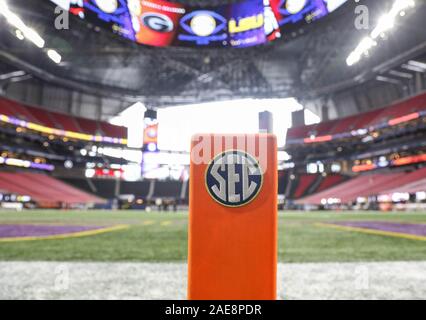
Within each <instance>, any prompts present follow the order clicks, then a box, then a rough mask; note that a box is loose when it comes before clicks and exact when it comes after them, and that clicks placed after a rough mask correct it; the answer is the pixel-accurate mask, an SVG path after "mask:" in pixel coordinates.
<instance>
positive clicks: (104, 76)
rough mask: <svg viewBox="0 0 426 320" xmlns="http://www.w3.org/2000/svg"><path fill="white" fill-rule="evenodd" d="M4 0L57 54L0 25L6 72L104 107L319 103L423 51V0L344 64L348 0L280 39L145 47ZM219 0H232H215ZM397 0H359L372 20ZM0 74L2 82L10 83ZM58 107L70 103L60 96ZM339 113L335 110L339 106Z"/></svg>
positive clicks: (355, 39) (40, 6)
mask: <svg viewBox="0 0 426 320" xmlns="http://www.w3.org/2000/svg"><path fill="white" fill-rule="evenodd" d="M9 2H10V6H11V7H12V8H13V10H15V12H16V13H17V14H19V16H21V17H22V18H23V19H24V20H25V22H26V23H27V24H28V25H31V26H32V27H34V29H36V30H38V31H39V32H40V34H42V35H43V37H44V39H45V40H46V43H47V44H48V46H49V47H52V48H55V49H58V50H59V51H60V52H61V54H62V56H63V61H62V62H61V63H60V64H59V65H55V64H54V63H52V61H50V60H49V59H47V58H46V56H45V54H43V55H42V54H41V52H40V50H37V49H38V48H36V47H34V46H33V45H32V44H29V43H28V42H25V41H18V40H17V39H16V36H15V34H14V30H13V29H11V28H2V30H1V31H0V70H1V72H2V74H9V73H10V72H15V71H18V72H19V73H18V74H17V75H18V76H13V77H11V78H8V80H9V81H13V82H14V83H15V86H18V87H19V86H25V85H26V84H30V85H32V86H34V85H35V86H39V87H40V86H42V87H46V89H49V90H50V89H52V87H53V88H66V89H67V90H70V91H74V92H83V93H84V94H86V95H90V96H93V97H102V98H104V99H110V100H111V101H115V102H114V103H112V102H111V103H109V102H105V101H104V102H103V106H102V107H101V111H100V112H101V113H102V115H103V116H104V117H105V116H111V115H113V114H117V113H118V112H120V111H121V110H123V109H124V108H126V107H128V106H129V104H130V103H132V102H136V101H141V102H144V103H145V104H146V105H148V106H151V107H164V106H170V105H180V104H191V103H197V102H203V101H212V100H215V101H217V100H229V99H237V98H247V97H251V98H279V97H283V98H285V97H297V98H299V99H301V100H302V101H304V100H305V101H320V103H325V102H322V101H324V99H329V98H330V97H333V96H334V95H335V94H336V92H341V91H345V90H352V88H353V87H354V86H358V85H362V84H364V83H367V84H368V85H369V86H371V85H373V86H381V85H382V82H380V81H377V78H376V77H377V76H378V75H382V76H386V75H387V72H389V70H392V69H393V68H395V67H396V66H398V65H400V64H402V63H403V62H404V61H406V60H407V59H409V58H412V57H417V56H418V55H419V54H422V53H424V52H425V48H426V34H425V32H424V22H423V19H424V16H425V15H426V5H425V4H424V3H421V2H418V1H417V2H418V3H417V8H416V10H413V11H411V12H410V13H408V14H407V16H406V17H405V19H406V20H404V21H403V23H401V24H400V25H398V28H395V30H393V32H392V33H390V34H389V37H388V39H387V41H386V42H385V43H382V44H381V45H382V47H380V48H377V49H376V50H374V52H372V53H371V54H370V57H369V58H368V59H365V60H363V61H361V62H360V63H359V64H358V65H356V66H352V67H348V66H347V65H346V62H345V61H346V58H347V56H348V54H349V53H350V52H351V51H352V50H353V49H354V48H355V47H356V45H357V43H359V41H360V40H361V39H362V38H363V37H365V35H366V34H368V30H367V31H366V30H357V29H356V28H355V27H354V23H353V21H354V19H355V17H356V16H355V15H354V6H355V5H357V4H355V3H352V2H351V1H350V2H349V3H348V4H346V5H345V6H343V7H342V8H340V9H339V10H337V11H336V12H335V13H333V14H331V15H330V16H328V17H326V18H325V19H323V20H322V21H318V22H316V23H314V24H312V25H310V26H308V27H306V28H304V29H300V30H299V31H298V32H295V33H292V34H290V35H288V36H287V37H284V38H283V39H281V40H278V41H275V42H273V43H270V44H268V45H264V46H260V47H253V48H246V49H223V48H222V49H200V48H151V47H145V46H141V45H137V44H134V43H131V42H129V41H127V40H124V39H121V38H119V37H117V36H115V35H113V34H110V33H108V32H104V31H102V30H98V29H97V28H95V27H94V26H93V25H90V24H87V23H86V21H82V20H80V19H77V18H75V17H72V19H71V29H70V30H61V31H58V30H56V29H55V28H54V24H53V21H54V18H55V15H54V13H53V10H52V6H51V4H50V3H49V2H47V1H25V0H14V1H9ZM185 2H189V3H194V2H195V1H190V0H188V1H185ZM196 2H197V3H198V4H199V3H200V1H198V0H197V1H196ZM223 2H230V1H220V0H217V1H216V2H215V3H217V4H220V3H223ZM393 2H394V1H393V0H385V1H371V0H369V1H368V0H367V1H363V3H364V4H366V5H367V6H368V8H369V12H370V24H371V25H375V24H376V23H377V20H378V19H379V17H380V15H381V14H382V13H383V12H385V11H386V10H389V8H390V7H391V6H392V4H393ZM206 3H207V1H204V2H203V4H206ZM209 3H210V1H209ZM0 20H1V19H0ZM3 23H4V22H2V24H3ZM30 77H31V79H30V80H28V78H30ZM385 78H386V77H385ZM22 80H25V81H24V82H21V81H22ZM5 82H6V81H3V86H4V87H6V86H7V85H11V86H13V83H12V84H10V82H8V83H7V85H6V84H5ZM16 83H19V84H16ZM385 85H388V83H385ZM6 91H7V90H6ZM27 91H28V90H27ZM30 91H31V90H30ZM6 93H7V92H6ZM382 95H383V94H382ZM318 99H319V100H318ZM32 100H35V99H32ZM373 100H374V99H373ZM89 101H91V102H89V103H87V104H92V105H93V104H94V103H93V101H96V98H93V99H91V100H90V99H89ZM42 104H43V103H42ZM108 104H109V105H108ZM83 105H84V103H83ZM58 108H63V109H64V111H66V110H67V109H66V106H62V107H59V106H58ZM348 108H349V107H348ZM355 111H356V110H352V111H349V113H354V112H355ZM337 113H338V115H341V112H340V111H339V110H337ZM342 114H344V112H342Z"/></svg>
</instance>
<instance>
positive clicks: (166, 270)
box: [0, 262, 426, 299]
mask: <svg viewBox="0 0 426 320" xmlns="http://www.w3.org/2000/svg"><path fill="white" fill-rule="evenodd" d="M278 270H279V280H278V287H279V298H280V299H426V271H425V270H426V262H375V263H306V264H280V265H279V269H278ZM186 279H187V270H186V264H184V263H109V262H105V263H82V262H71V263H69V262H67V263H61V262H0V299H185V297H186Z"/></svg>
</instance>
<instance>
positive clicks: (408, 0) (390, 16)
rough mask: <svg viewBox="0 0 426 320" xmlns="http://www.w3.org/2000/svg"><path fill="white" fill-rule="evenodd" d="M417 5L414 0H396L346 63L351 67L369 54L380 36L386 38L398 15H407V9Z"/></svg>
mask: <svg viewBox="0 0 426 320" xmlns="http://www.w3.org/2000/svg"><path fill="white" fill-rule="evenodd" d="M414 6H415V1H414V0H396V1H395V2H394V4H393V6H392V9H391V10H390V11H389V12H388V13H386V14H384V15H383V16H382V17H381V18H380V19H379V22H378V24H377V26H376V27H375V28H374V29H373V31H372V32H371V33H370V35H369V36H367V37H365V38H364V39H363V40H362V41H361V42H360V43H359V44H358V46H357V47H356V48H355V50H354V51H352V52H351V53H350V54H349V56H348V57H347V59H346V64H347V65H348V66H349V67H350V66H353V65H355V64H357V63H358V62H359V61H360V60H361V59H362V57H363V56H367V55H368V52H369V50H370V49H371V48H373V47H374V46H377V44H378V41H379V39H380V38H384V37H385V34H386V32H387V31H389V30H391V29H392V28H393V27H394V26H395V21H396V18H397V17H398V16H405V10H406V9H409V8H413V7H414Z"/></svg>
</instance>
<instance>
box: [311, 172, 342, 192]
mask: <svg viewBox="0 0 426 320" xmlns="http://www.w3.org/2000/svg"><path fill="white" fill-rule="evenodd" d="M345 179H346V178H345V176H342V175H338V174H334V175H328V176H326V177H325V178H324V179H323V180H322V181H321V183H320V185H319V186H318V189H317V190H316V192H321V191H324V190H327V189H329V188H331V187H334V186H337V185H338V184H340V183H342V182H343V181H345Z"/></svg>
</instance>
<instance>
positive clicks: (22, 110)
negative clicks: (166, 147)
mask: <svg viewBox="0 0 426 320" xmlns="http://www.w3.org/2000/svg"><path fill="white" fill-rule="evenodd" d="M0 114H3V115H6V116H10V117H15V118H18V119H21V120H25V121H29V122H34V123H37V124H41V125H44V126H46V127H50V128H56V129H62V130H67V131H73V132H80V133H87V134H91V135H98V134H100V135H105V136H108V137H113V138H122V139H125V138H126V137H127V129H126V128H124V127H119V126H115V125H112V124H109V123H106V122H102V121H95V120H90V119H83V118H79V117H73V116H70V115H65V114H62V113H58V112H53V111H49V110H45V109H40V108H35V107H31V106H26V105H24V104H22V103H19V102H16V101H12V100H9V99H6V98H2V97H1V98H0Z"/></svg>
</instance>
